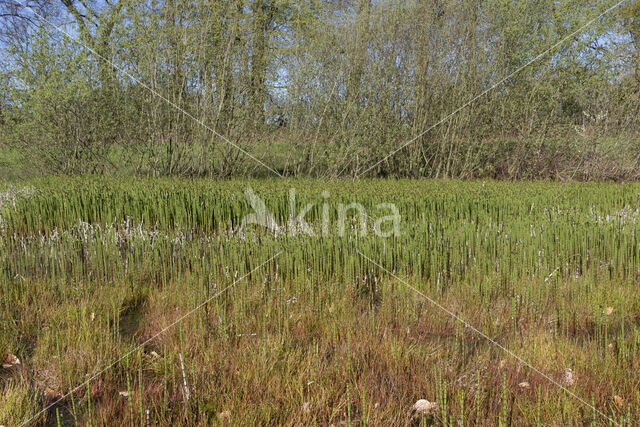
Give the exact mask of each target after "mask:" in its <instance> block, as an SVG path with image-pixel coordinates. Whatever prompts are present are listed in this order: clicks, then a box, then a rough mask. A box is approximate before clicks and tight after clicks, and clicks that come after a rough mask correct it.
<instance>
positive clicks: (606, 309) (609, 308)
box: [604, 307, 613, 316]
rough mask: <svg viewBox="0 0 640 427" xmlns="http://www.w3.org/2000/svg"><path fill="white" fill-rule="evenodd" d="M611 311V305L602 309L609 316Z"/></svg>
mask: <svg viewBox="0 0 640 427" xmlns="http://www.w3.org/2000/svg"><path fill="white" fill-rule="evenodd" d="M611 313H613V307H607V308H605V309H604V314H606V315H607V316H611Z"/></svg>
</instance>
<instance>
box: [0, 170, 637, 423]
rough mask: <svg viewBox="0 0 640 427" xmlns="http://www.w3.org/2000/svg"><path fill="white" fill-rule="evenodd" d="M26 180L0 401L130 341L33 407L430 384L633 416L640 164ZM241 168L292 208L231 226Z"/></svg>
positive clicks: (174, 404) (355, 413) (577, 419)
mask: <svg viewBox="0 0 640 427" xmlns="http://www.w3.org/2000/svg"><path fill="white" fill-rule="evenodd" d="M21 185H26V186H25V187H16V186H15V185H9V184H6V183H5V184H2V191H1V192H0V195H1V196H2V198H1V199H0V200H1V203H2V204H1V206H2V207H1V213H2V217H1V218H2V222H1V223H0V224H1V225H2V226H1V227H0V260H1V261H2V266H3V268H2V269H0V292H2V295H3V298H1V299H0V358H4V357H5V355H6V354H15V355H16V356H17V357H18V358H19V359H20V360H21V364H20V365H16V366H12V367H10V368H7V369H5V368H2V369H1V370H0V394H1V395H2V399H1V400H0V422H2V423H5V424H7V425H13V424H20V423H22V422H24V421H26V420H27V419H29V417H31V416H33V415H35V414H36V413H37V412H38V411H39V410H41V409H43V408H44V407H45V406H46V405H47V404H48V403H50V402H52V400H53V399H54V398H55V396H59V395H61V394H66V393H67V392H69V390H70V389H72V388H74V387H75V386H77V385H80V384H82V383H83V382H84V381H85V379H86V378H88V377H89V376H90V375H93V374H94V373H97V372H99V371H100V370H101V369H102V368H103V367H106V366H109V365H110V364H111V362H113V361H115V360H118V359H120V358H121V357H122V356H123V355H125V354H127V353H130V354H129V355H128V356H127V357H126V358H125V359H123V360H122V361H121V362H119V363H116V364H115V365H114V366H113V367H111V368H110V369H107V370H106V371H105V372H103V373H101V374H99V375H98V376H97V377H96V378H93V379H92V380H91V382H90V383H89V384H87V385H84V386H82V387H80V388H78V389H77V390H74V391H73V396H71V395H69V396H67V397H66V398H64V399H63V400H62V401H61V402H60V403H59V404H58V405H57V406H56V407H55V408H54V409H52V410H50V411H46V412H45V413H44V414H41V415H39V416H38V417H37V418H36V419H35V420H34V421H35V422H37V423H46V422H55V420H56V411H57V414H58V416H59V417H60V419H61V420H63V422H66V423H68V422H77V423H82V424H89V423H91V424H123V423H125V424H126V423H130V422H131V420H134V421H133V422H134V423H137V421H136V420H140V419H141V420H145V421H144V423H146V419H147V415H146V414H147V412H146V411H147V410H149V415H148V417H149V422H150V423H154V424H156V423H157V424H200V423H205V424H207V423H211V422H216V420H217V421H219V422H223V421H224V420H225V419H228V420H229V421H230V422H233V423H237V424H243V425H245V424H273V423H276V424H330V423H334V424H337V423H339V422H341V421H348V420H351V421H352V422H354V423H355V422H356V421H358V420H361V419H367V420H368V421H369V422H370V423H372V424H378V425H382V424H385V425H389V424H393V425H398V424H403V423H409V422H410V419H409V408H411V406H412V405H413V403H414V402H415V401H416V400H418V399H424V398H427V399H429V400H430V401H434V400H435V401H437V402H438V404H439V407H438V411H437V413H436V414H435V421H437V422H441V423H445V421H446V422H447V423H449V422H453V423H455V422H456V420H457V419H464V420H465V422H467V423H471V424H476V425H477V424H483V425H486V424H498V423H499V422H504V423H509V422H510V423H512V424H517V425H531V424H534V423H535V422H538V423H542V424H548V423H550V422H553V421H558V422H561V423H563V424H575V423H578V424H588V423H591V422H595V423H600V422H606V417H613V418H614V419H616V420H622V421H623V422H624V423H626V424H635V423H636V420H638V416H639V414H638V411H637V405H638V403H639V402H638V395H637V393H636V390H637V383H638V380H639V378H638V372H640V370H639V369H638V368H639V366H638V361H639V360H640V358H639V357H638V355H639V351H640V325H639V323H638V319H637V313H638V310H640V297H639V295H638V292H637V282H638V277H640V247H639V246H638V241H637V235H638V232H639V231H640V230H638V224H639V223H640V221H639V218H638V216H639V212H638V208H637V207H638V206H639V203H640V187H639V186H638V184H625V185H615V184H594V183H589V184H577V183H573V184H568V185H566V186H563V185H560V184H554V183H540V182H522V183H505V182H494V181H469V182H460V181H411V180H395V181H391V180H359V181H351V180H345V181H327V182H318V181H311V180H275V179H274V180H244V181H239V180H230V181H220V182H214V181H210V180H179V179H142V180H134V179H105V178H90V177H82V178H74V179H68V178H64V179H61V178H48V179H37V180H32V181H29V182H26V183H23V184H21ZM248 187H251V188H253V190H254V191H255V192H256V194H258V195H259V196H260V197H261V198H263V199H264V201H265V204H266V206H267V207H268V209H269V210H270V212H271V213H273V215H274V216H275V217H276V219H277V221H278V223H280V224H283V225H285V228H284V229H283V230H280V232H278V233H275V234H274V233H273V232H271V231H269V230H267V229H265V228H261V227H258V226H247V227H245V228H244V229H240V227H239V225H240V223H241V221H242V218H243V217H244V215H245V214H247V213H250V212H251V211H252V210H251V209H250V207H249V206H248V205H247V202H246V200H245V198H244V194H243V193H244V190H245V189H246V188H248ZM291 187H293V188H295V189H296V205H297V209H298V210H300V209H302V207H304V206H305V205H306V204H307V203H314V207H313V208H312V209H311V210H310V211H309V213H308V214H307V216H306V218H305V219H306V220H307V221H308V222H309V223H310V224H312V225H313V226H314V227H316V230H317V227H318V226H319V225H320V223H321V222H322V220H323V217H322V215H323V204H324V203H326V204H327V206H328V213H329V217H330V224H331V228H330V232H329V233H328V234H327V235H322V234H321V233H317V234H316V235H315V236H309V235H307V234H304V233H292V232H291V231H292V230H287V229H286V223H287V221H288V219H289V200H288V195H289V189H290V188H291ZM408 188H409V189H411V195H407V189H408ZM323 191H328V193H329V196H328V197H323V195H322V192H323ZM354 201H357V202H359V203H362V204H363V206H365V207H366V209H367V212H368V214H369V215H370V218H369V221H368V222H367V230H368V232H367V234H366V235H363V234H358V235H357V236H356V233H355V229H356V228H357V227H354V229H351V228H348V230H349V231H348V232H347V233H346V234H345V235H340V233H338V232H337V231H338V229H339V228H338V226H337V224H336V221H337V218H338V215H337V210H338V206H339V204H340V203H345V204H347V203H351V202H354ZM382 202H392V203H395V204H396V206H397V207H398V209H399V212H400V214H401V217H402V221H401V233H400V234H399V235H396V236H393V237H388V238H381V237H378V236H376V235H375V234H374V233H373V232H372V231H373V230H372V223H373V221H374V220H375V219H376V218H378V217H379V216H380V215H386V212H380V211H378V210H376V205H377V204H378V203H382ZM348 220H351V218H350V217H349V218H348ZM276 254H279V255H277V257H276V258H275V259H273V260H272V261H270V262H267V263H266V264H265V265H264V266H262V267H261V268H258V269H257V270H255V271H252V270H253V269H255V268H256V267H258V266H260V265H261V264H262V263H263V262H265V261H267V260H269V259H270V258H271V257H273V256H275V255H276ZM361 254H365V255H366V257H369V258H370V259H373V260H375V262H377V263H379V264H380V265H382V266H384V269H383V268H380V267H378V266H376V265H375V264H373V263H371V262H370V261H368V260H367V258H365V257H363V256H362V255H361ZM388 271H391V272H393V274H390V273H388ZM249 273H250V274H249ZM246 274H248V276H247V277H244V276H245V275H246ZM236 281H237V282H236ZM234 283H235V284H234ZM230 285H233V286H232V287H231V288H230V289H227V290H226V291H225V292H224V293H222V294H220V295H218V292H220V291H221V290H223V289H226V288H227V287H228V286H230ZM407 285H409V286H412V287H414V288H415V289H416V290H418V291H419V292H420V293H422V295H418V294H417V293H415V292H414V291H412V290H411V289H410V288H409V287H408V286H407ZM216 295H217V296H216ZM425 295H426V296H427V297H428V298H429V299H431V300H432V301H436V302H437V303H438V304H440V305H441V306H442V307H445V308H446V309H447V310H449V311H450V312H453V313H455V314H456V315H458V316H460V317H461V318H463V319H465V321H467V322H469V323H470V324H471V325H473V326H474V327H475V328H477V329H478V330H479V331H481V332H482V333H483V334H486V335H487V336H489V337H491V338H492V339H494V340H495V341H497V342H499V343H500V344H501V345H502V346H504V347H505V348H507V349H509V350H510V351H512V352H514V353H515V354H518V355H519V356H520V357H522V359H523V360H526V361H527V363H529V364H531V365H532V366H534V367H535V368H536V369H539V370H540V371H541V372H544V373H545V375H548V376H549V377H551V378H553V379H554V380H555V381H557V382H559V383H561V384H563V385H564V386H565V387H567V388H569V389H570V390H571V391H572V392H574V393H575V394H577V395H578V396H580V397H581V398H583V399H584V400H585V401H588V402H593V404H594V405H595V407H596V408H597V410H598V411H601V412H602V413H603V414H604V416H603V415H600V414H598V413H596V412H595V411H592V410H591V409H590V408H587V407H585V406H584V405H583V403H581V402H579V401H578V400H576V399H575V398H574V397H572V396H570V395H568V394H566V393H565V392H564V391H563V390H561V389H559V388H558V387H557V386H556V385H554V384H552V383H551V382H549V381H548V379H547V378H544V377H542V376H540V375H539V374H538V373H537V372H535V371H533V370H532V369H531V368H530V367H529V366H526V364H523V363H519V362H518V361H517V360H515V359H512V358H510V357H509V356H508V355H507V354H505V353H504V352H502V351H501V350H500V349H498V348H497V347H495V346H493V345H491V344H490V343H488V342H487V341H486V340H485V339H484V338H482V337H481V336H479V335H478V334H477V333H475V332H474V331H473V330H471V329H470V328H468V327H466V326H464V325H463V324H461V323H460V322H459V321H458V320H455V319H453V318H452V317H451V316H450V315H448V314H446V313H444V312H442V311H441V310H439V309H437V308H436V307H434V305H433V304H431V303H430V302H429V301H428V300H427V298H425ZM212 297H215V298H212ZM207 299H211V300H210V301H209V303H208V304H205V305H202V303H203V302H204V301H206V300H207ZM195 308H198V309H197V310H195V311H194V312H193V314H192V315H189V316H187V317H185V318H184V319H183V320H182V321H181V322H179V323H177V324H176V325H175V326H174V327H171V328H169V329H167V330H166V331H164V332H162V333H161V334H158V333H159V332H160V331H162V330H163V328H165V327H167V326H170V325H171V324H172V323H173V322H174V321H176V320H177V319H179V318H181V316H183V315H185V314H187V313H189V312H190V311H192V310H194V309H195ZM152 337H153V338H152ZM149 338H152V339H151V340H148V339H149ZM142 343H144V345H143V346H142V347H140V348H137V347H138V345H139V344H142ZM132 351H133V352H132ZM181 360H182V362H181ZM182 366H184V373H183V369H182ZM567 369H571V372H573V374H572V375H574V376H575V384H574V383H571V384H570V383H569V382H568V380H566V378H565V377H566V375H567V374H566V370H567ZM572 378H573V377H572ZM525 381H526V382H527V383H529V385H530V387H529V388H526V387H524V386H521V385H520V384H521V383H522V382H525ZM572 381H574V380H573V379H572ZM185 383H186V387H188V389H189V394H190V398H189V399H187V398H186V397H185V388H184V387H185ZM74 420H75V421H74Z"/></svg>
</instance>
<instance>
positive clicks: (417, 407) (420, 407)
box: [411, 399, 438, 415]
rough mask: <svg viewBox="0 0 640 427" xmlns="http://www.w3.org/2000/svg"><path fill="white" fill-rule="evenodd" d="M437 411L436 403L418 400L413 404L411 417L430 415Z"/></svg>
mask: <svg viewBox="0 0 640 427" xmlns="http://www.w3.org/2000/svg"><path fill="white" fill-rule="evenodd" d="M437 409H438V404H437V403H436V402H429V401H428V400H426V399H420V400H418V401H417V402H416V403H414V404H413V407H412V411H411V413H412V415H432V414H433V413H435V412H436V410H437Z"/></svg>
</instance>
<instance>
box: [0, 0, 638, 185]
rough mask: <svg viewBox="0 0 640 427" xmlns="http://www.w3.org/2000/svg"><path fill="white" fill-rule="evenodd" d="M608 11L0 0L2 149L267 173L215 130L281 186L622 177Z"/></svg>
mask: <svg viewBox="0 0 640 427" xmlns="http://www.w3.org/2000/svg"><path fill="white" fill-rule="evenodd" d="M25 1H26V0H25ZM615 3H616V1H611V0H608V1H582V0H570V1H569V0H541V1H536V2H532V1H528V0H515V1H513V0H454V1H442V0H408V1H392V2H389V1H381V2H373V1H372V0H345V1H319V0H305V1H301V2H292V1H290V0H225V1H210V0H201V1H176V0H151V1H142V0H110V1H106V0H104V1H103V0H100V1H74V0H60V1H47V2H44V1H36V0H32V1H29V2H28V3H23V0H3V1H0V37H1V41H0V46H1V49H2V57H3V60H2V61H1V70H0V145H2V146H3V147H4V149H3V152H6V153H12V154H11V156H14V157H13V158H14V159H15V158H21V157H20V156H23V157H22V159H23V160H22V161H23V162H24V163H25V164H29V167H30V169H31V170H37V171H46V172H61V173H135V174H145V175H146V174H150V175H199V176H202V175H210V176H228V175H237V174H270V173H271V172H270V171H268V170H267V169H266V168H264V167H263V166H261V165H260V164H259V163H258V162H255V161H254V160H252V159H251V158H249V157H248V156H246V155H245V154H243V153H242V152H241V151H240V150H238V149H237V148H235V147H233V146H232V145H230V144H229V143H228V142H227V141H225V140H224V139H223V138H221V137H220V136H219V135H218V134H221V135H223V136H224V137H226V138H228V139H229V140H231V141H233V142H234V143H237V144H238V145H239V146H241V147H242V148H243V149H244V150H246V151H247V152H249V153H251V154H252V155H253V156H255V157H256V158H258V159H261V160H262V161H264V162H265V163H266V164H268V165H269V166H270V167H273V168H274V169H276V170H277V171H279V172H281V173H284V174H299V175H311V176H318V175H331V176H338V175H343V176H344V175H348V176H357V175H359V174H360V173H363V172H366V173H367V174H368V175H377V176H387V175H396V176H437V177H443V176H446V177H462V178H464V177H473V176H495V177H509V178H536V177H552V178H569V177H574V178H581V179H606V178H613V179H629V178H636V177H638V176H640V167H639V162H640V140H639V138H638V135H637V130H638V124H639V119H638V117H640V18H639V17H638V15H640V2H638V1H633V0H629V1H627V2H625V3H624V4H622V5H621V6H620V7H618V8H616V9H614V10H612V11H611V13H609V14H607V15H605V16H603V17H601V18H599V19H597V20H595V22H593V24H591V25H589V26H588V27H587V28H584V29H582V27H583V26H584V25H585V24H587V23H589V22H590V21H591V20H592V19H593V18H596V17H598V16H599V15H600V14H601V13H602V12H603V11H605V10H606V9H607V8H609V7H611V6H613V5H614V4H615ZM26 6H28V7H26ZM42 17H44V18H45V20H46V23H45V20H43V19H41V18H42ZM58 30H62V31H64V32H67V33H68V34H69V35H70V36H71V37H72V38H74V39H76V40H72V39H71V38H69V37H65V36H64V35H63V33H61V32H60V31H58ZM578 30H579V31H578ZM574 32H576V34H573V33H574ZM567 37H568V39H567V40H566V41H565V42H563V43H562V44H560V45H557V46H556V43H557V42H559V41H561V40H563V39H565V38H567ZM550 48H552V50H551V51H550V52H549V53H548V54H547V55H545V56H544V57H541V58H538V59H537V60H536V61H534V62H533V63H532V64H531V65H529V66H526V67H525V68H524V69H522V70H521V71H519V72H518V73H516V74H515V75H513V76H510V75H511V73H513V72H514V71H516V70H519V69H520V68H521V67H524V66H525V65H527V64H528V63H529V62H530V61H532V60H534V59H536V57H537V56H538V55H539V54H540V53H542V52H545V51H547V50H548V49H550ZM507 76H510V77H509V78H508V79H507V80H506V81H505V82H504V83H503V84H500V85H499V86H498V87H496V88H495V89H492V90H490V91H489V92H487V93H486V95H483V96H482V97H480V98H479V99H476V100H474V98H475V97H476V96H477V95H478V94H482V93H483V92H484V91H486V90H487V89H490V88H492V87H493V85H495V84H496V83H499V82H501V80H502V79H504V78H505V77H507ZM472 100H474V102H473V103H472V104H471V105H470V106H469V107H468V108H464V109H462V110H461V111H459V112H458V113H456V114H455V115H453V116H452V117H451V118H450V119H448V120H446V121H444V122H443V123H442V124H440V125H439V126H436V127H435V128H433V129H431V127H432V125H434V124H437V123H438V122H439V121H440V120H441V119H443V118H445V117H447V115H448V114H450V113H452V112H455V111H456V109H457V108H458V107H460V106H461V105H464V104H465V103H467V102H469V101H472ZM185 112H186V113H185ZM427 130H428V132H425V131H427ZM412 139H415V141H414V142H413V143H411V144H409V145H408V146H406V147H405V148H404V149H402V150H401V151H399V152H398V153H396V154H395V155H393V156H391V157H389V158H387V159H386V160H384V161H382V162H380V163H377V162H378V161H379V160H380V159H382V158H384V157H385V156H386V155H387V154H388V153H390V152H392V151H394V150H395V149H397V148H399V147H401V146H402V145H404V144H405V143H406V142H407V141H410V140H412ZM16 153H17V154H16ZM25 156H26V157H25ZM376 163H377V164H376ZM373 165H375V167H373V168H372V169H371V170H368V169H369V168H371V167H372V166H373ZM0 166H1V165H0Z"/></svg>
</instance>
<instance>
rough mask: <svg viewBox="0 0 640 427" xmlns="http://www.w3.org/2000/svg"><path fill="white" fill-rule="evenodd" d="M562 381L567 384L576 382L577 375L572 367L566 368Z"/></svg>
mask: <svg viewBox="0 0 640 427" xmlns="http://www.w3.org/2000/svg"><path fill="white" fill-rule="evenodd" d="M562 382H564V383H565V385H573V384H575V383H576V376H575V375H574V374H573V371H572V370H571V369H568V368H567V369H565V370H564V372H563V373H562Z"/></svg>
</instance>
